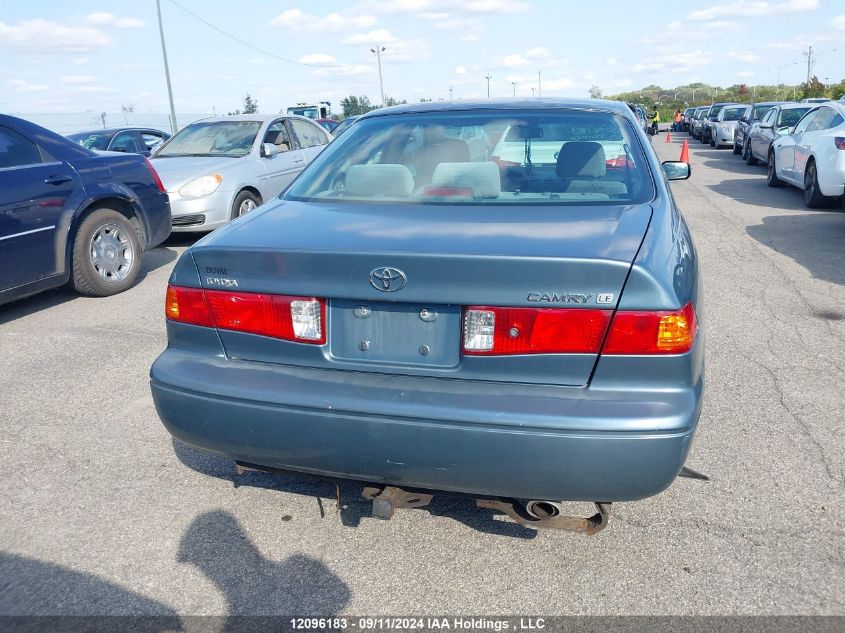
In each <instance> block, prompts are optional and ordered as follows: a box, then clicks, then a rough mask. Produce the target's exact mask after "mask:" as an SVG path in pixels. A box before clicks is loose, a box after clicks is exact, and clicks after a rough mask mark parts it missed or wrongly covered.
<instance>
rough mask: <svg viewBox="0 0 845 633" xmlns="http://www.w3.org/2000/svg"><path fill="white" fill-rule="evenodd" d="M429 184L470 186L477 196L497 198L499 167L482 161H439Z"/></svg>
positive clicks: (499, 179)
mask: <svg viewBox="0 0 845 633" xmlns="http://www.w3.org/2000/svg"><path fill="white" fill-rule="evenodd" d="M431 184H432V185H437V186H441V187H443V186H446V187H471V188H472V190H473V193H474V194H475V195H476V196H477V197H479V198H498V197H499V195H500V194H501V193H502V180H501V176H500V175H499V167H498V165H496V163H494V162H492V161H487V162H484V163H440V164H439V165H438V166H437V167H435V169H434V174H433V175H432V177H431Z"/></svg>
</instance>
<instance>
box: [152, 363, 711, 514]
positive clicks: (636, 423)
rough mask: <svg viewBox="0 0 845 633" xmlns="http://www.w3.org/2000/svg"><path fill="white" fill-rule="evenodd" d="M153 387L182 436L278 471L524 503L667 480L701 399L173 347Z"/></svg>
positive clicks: (639, 490) (634, 495)
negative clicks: (376, 370) (308, 365)
mask: <svg viewBox="0 0 845 633" xmlns="http://www.w3.org/2000/svg"><path fill="white" fill-rule="evenodd" d="M150 376H151V388H152V394H153V399H154V401H155V405H156V409H157V411H158V414H159V416H160V417H161V419H162V421H163V423H164V425H165V426H166V427H167V429H168V431H170V433H171V434H172V435H173V436H174V437H176V438H178V439H179V440H181V441H183V442H185V443H187V444H189V445H192V446H194V447H197V448H200V449H203V450H207V451H211V452H214V453H218V454H220V455H223V456H226V457H228V458H232V459H235V460H240V461H244V462H249V463H253V464H259V465H262V466H271V467H275V468H282V469H286V470H293V471H300V472H306V473H312V474H317V475H324V476H330V477H341V478H348V479H355V480H361V481H367V482H378V483H385V484H393V485H397V486H404V487H409V488H425V489H431V490H443V491H453V492H461V493H467V494H477V495H479V496H501V497H512V498H522V499H551V500H583V501H626V500H634V499H641V498H644V497H648V496H651V495H654V494H657V493H659V492H661V491H662V490H664V489H665V488H667V487H668V486H669V485H670V484H671V483H672V481H673V480H674V479H675V477H676V476H677V474H678V472H679V471H680V469H681V467H682V466H683V464H684V461H685V459H686V456H687V453H688V451H689V448H690V445H691V442H692V438H693V434H694V432H695V427H696V424H697V422H698V416H699V413H700V406H701V389H702V381H701V380H699V382H698V383H697V384H696V385H695V386H693V387H690V388H688V389H670V390H663V391H642V390H631V391H618V390H600V389H593V388H588V389H584V388H574V387H547V386H539V385H515V384H508V385H505V384H496V383H477V384H476V383H473V382H468V381H461V380H450V379H437V378H417V377H410V376H391V375H375V374H367V373H358V372H346V371H343V372H342V371H335V370H314V369H304V368H297V367H290V366H281V365H279V366H274V365H269V364H266V363H255V362H246V361H236V360H231V359H227V358H225V357H222V356H213V355H211V354H208V353H207V352H200V351H197V352H193V351H191V350H184V349H173V348H170V349H168V350H167V351H165V352H164V353H163V354H162V355H161V356H160V357H159V358H158V360H157V361H156V362H155V364H154V365H153V367H152V369H151V372H150Z"/></svg>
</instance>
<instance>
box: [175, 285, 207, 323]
mask: <svg viewBox="0 0 845 633" xmlns="http://www.w3.org/2000/svg"><path fill="white" fill-rule="evenodd" d="M164 316H165V317H167V319H168V320H170V321H179V322H180V323H189V324H191V325H203V326H205V327H214V321H213V320H212V318H211V313H210V312H209V311H208V304H206V302H205V293H204V292H203V290H202V288H182V287H181V286H167V298H166V300H165V302H164Z"/></svg>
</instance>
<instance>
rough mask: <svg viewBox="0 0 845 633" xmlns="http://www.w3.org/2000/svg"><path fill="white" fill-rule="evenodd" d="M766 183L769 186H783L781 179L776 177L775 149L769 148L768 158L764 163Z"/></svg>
mask: <svg viewBox="0 0 845 633" xmlns="http://www.w3.org/2000/svg"><path fill="white" fill-rule="evenodd" d="M766 184H767V185H769V186H770V187H783V181H782V180H781V179H780V178H778V173H777V170H776V169H775V150H773V149H770V150H769V160H768V161H767V163H766Z"/></svg>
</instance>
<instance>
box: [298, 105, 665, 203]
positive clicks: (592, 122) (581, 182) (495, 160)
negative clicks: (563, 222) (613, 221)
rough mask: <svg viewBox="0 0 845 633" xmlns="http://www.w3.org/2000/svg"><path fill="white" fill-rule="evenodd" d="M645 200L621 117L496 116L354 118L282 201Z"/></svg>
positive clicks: (563, 113)
mask: <svg viewBox="0 0 845 633" xmlns="http://www.w3.org/2000/svg"><path fill="white" fill-rule="evenodd" d="M653 194H654V183H653V181H652V176H651V172H650V171H649V170H648V168H647V166H646V160H645V156H644V155H643V153H642V150H641V148H640V145H639V142H638V141H637V140H636V136H635V135H634V132H633V127H632V126H631V124H630V123H629V122H628V120H627V119H625V118H623V117H622V116H619V115H615V114H612V113H609V112H591V111H579V110H553V111H539V110H526V111H519V110H504V111H503V110H499V111H478V112H436V113H424V114H423V113H420V114H402V115H394V116H377V117H372V118H365V119H362V120H360V121H358V122H357V123H356V124H355V125H354V126H352V127H350V128H349V130H348V131H347V132H346V133H345V134H343V135H342V136H341V137H340V138H338V139H337V140H336V141H335V142H333V143H331V144H330V145H329V146H328V147H327V148H326V149H325V150H324V151H323V152H322V153H321V154H320V156H319V157H318V158H317V159H316V160H315V161H314V162H313V163H312V164H311V165H310V166H309V167H307V168H306V169H305V171H304V172H303V173H302V175H301V176H300V177H299V178H298V179H297V180H296V181H295V182H294V183H293V185H291V187H290V188H289V189H288V190H287V192H286V193H285V194H284V198H285V199H287V200H319V201H332V202H340V203H342V202H347V201H350V202H361V201H367V202H390V203H392V204H397V203H400V204H401V203H406V204H473V205H485V204H508V205H515V204H554V205H558V204H563V205H565V204H591V203H594V204H608V203H610V204H628V203H635V202H645V201H648V200H650V199H651V198H652V196H653ZM609 201H611V202H609Z"/></svg>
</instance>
